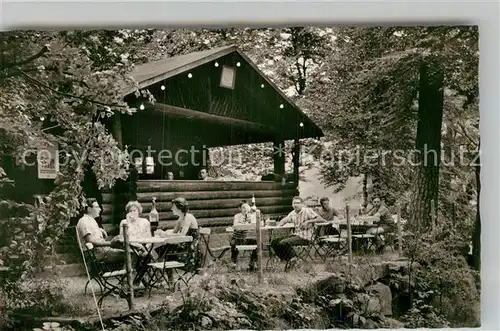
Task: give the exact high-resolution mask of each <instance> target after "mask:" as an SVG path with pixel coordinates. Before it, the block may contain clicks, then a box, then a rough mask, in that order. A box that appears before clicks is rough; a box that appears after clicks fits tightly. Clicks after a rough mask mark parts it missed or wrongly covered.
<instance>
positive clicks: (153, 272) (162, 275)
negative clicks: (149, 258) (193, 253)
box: [147, 261, 188, 297]
mask: <svg viewBox="0 0 500 331" xmlns="http://www.w3.org/2000/svg"><path fill="white" fill-rule="evenodd" d="M184 266H185V264H184V263H181V262H178V261H162V262H154V263H149V264H148V267H149V268H148V270H147V273H148V276H149V283H148V287H149V297H151V290H152V289H153V288H159V287H161V286H162V285H163V284H162V283H163V282H162V283H160V282H161V281H164V282H166V283H167V284H169V285H170V289H171V290H175V286H176V285H177V283H178V282H179V281H182V282H184V283H185V284H186V286H187V285H188V283H187V282H186V281H185V280H184V278H183V276H182V275H181V274H180V273H179V271H178V269H180V268H184ZM168 270H174V271H175V272H176V273H177V275H178V276H179V277H178V278H177V280H176V281H175V282H173V283H172V284H170V280H169V279H168V278H167V271H168Z"/></svg>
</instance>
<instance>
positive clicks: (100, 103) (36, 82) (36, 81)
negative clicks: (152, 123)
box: [17, 69, 126, 108]
mask: <svg viewBox="0 0 500 331" xmlns="http://www.w3.org/2000/svg"><path fill="white" fill-rule="evenodd" d="M17 70H19V72H21V74H22V75H23V76H25V77H26V78H27V79H28V80H30V81H31V82H33V83H35V84H36V85H38V86H41V87H43V88H46V89H48V90H50V91H52V92H54V93H56V94H59V95H62V96H65V97H68V98H74V99H79V100H82V101H85V102H90V103H94V104H97V105H101V106H108V107H109V106H113V107H119V108H126V106H122V105H118V104H106V103H103V102H99V101H95V100H91V99H87V98H84V97H79V96H77V95H73V94H69V93H64V92H61V91H58V90H56V89H54V88H52V87H50V86H48V85H46V84H44V83H42V82H40V81H39V80H37V79H35V78H33V77H31V76H30V75H28V74H27V73H26V72H24V71H23V70H21V69H17Z"/></svg>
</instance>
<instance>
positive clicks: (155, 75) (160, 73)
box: [132, 46, 236, 88]
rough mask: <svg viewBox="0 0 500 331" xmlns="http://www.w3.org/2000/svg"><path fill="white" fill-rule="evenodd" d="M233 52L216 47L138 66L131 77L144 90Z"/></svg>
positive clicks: (231, 47)
mask: <svg viewBox="0 0 500 331" xmlns="http://www.w3.org/2000/svg"><path fill="white" fill-rule="evenodd" d="M235 50H236V47H235V46H225V47H218V48H212V49H209V50H206V51H201V52H193V53H189V54H185V55H179V56H174V57H170V58H167V59H163V60H159V61H154V62H148V63H144V64H140V65H137V66H136V67H135V69H134V70H133V71H132V77H134V80H135V81H136V82H137V83H138V84H139V88H144V87H147V86H150V85H153V84H155V83H157V82H159V81H162V80H164V79H167V78H170V77H172V76H175V75H177V74H179V73H181V72H184V71H187V70H190V69H193V68H195V67H198V66H200V65H203V64H205V63H207V62H210V61H213V60H215V59H217V58H219V57H221V56H224V55H227V54H229V53H231V52H234V51H235Z"/></svg>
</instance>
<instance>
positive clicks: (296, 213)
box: [271, 196, 325, 262]
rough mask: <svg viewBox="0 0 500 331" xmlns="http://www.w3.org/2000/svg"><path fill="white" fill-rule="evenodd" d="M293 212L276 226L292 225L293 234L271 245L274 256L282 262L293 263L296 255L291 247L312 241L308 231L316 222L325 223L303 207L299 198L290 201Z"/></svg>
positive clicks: (310, 232)
mask: <svg viewBox="0 0 500 331" xmlns="http://www.w3.org/2000/svg"><path fill="white" fill-rule="evenodd" d="M292 207H293V211H291V212H290V214H288V215H287V216H286V217H285V218H283V219H282V220H281V221H280V222H279V223H278V225H279V226H283V225H285V224H286V223H294V225H295V232H294V234H293V235H291V236H289V237H286V238H284V239H283V238H280V239H277V240H274V241H273V243H271V246H272V248H273V249H274V251H275V252H276V255H277V256H278V257H279V258H280V259H281V260H284V261H292V262H293V261H295V260H296V259H297V253H296V252H295V250H294V248H293V246H301V245H307V244H309V243H310V241H311V239H312V231H311V230H310V229H308V228H309V227H310V226H311V225H312V224H314V223H316V222H325V219H323V218H322V217H321V216H319V215H318V214H316V212H315V211H313V210H312V209H311V208H307V207H304V200H303V199H302V198H301V197H298V196H297V197H294V198H293V201H292Z"/></svg>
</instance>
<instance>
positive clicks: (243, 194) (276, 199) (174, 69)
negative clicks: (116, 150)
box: [102, 46, 323, 227]
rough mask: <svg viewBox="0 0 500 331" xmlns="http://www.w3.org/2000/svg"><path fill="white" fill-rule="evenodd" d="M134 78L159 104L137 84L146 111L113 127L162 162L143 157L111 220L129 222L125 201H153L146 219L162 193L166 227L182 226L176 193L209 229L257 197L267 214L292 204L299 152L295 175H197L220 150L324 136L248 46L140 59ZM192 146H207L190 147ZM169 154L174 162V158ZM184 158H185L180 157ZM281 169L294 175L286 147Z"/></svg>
mask: <svg viewBox="0 0 500 331" xmlns="http://www.w3.org/2000/svg"><path fill="white" fill-rule="evenodd" d="M133 76H134V78H135V80H136V81H137V82H138V83H139V87H140V88H141V89H147V90H149V91H150V92H151V93H152V95H153V96H154V98H155V99H156V101H155V102H154V103H148V102H147V100H146V99H142V98H137V97H136V96H135V95H134V94H133V93H132V92H133V91H132V90H130V91H127V92H126V93H125V94H126V96H125V99H126V100H127V102H128V103H129V104H130V105H133V106H135V107H137V108H138V111H137V113H135V114H133V115H123V114H115V115H113V117H112V120H111V122H110V123H108V124H109V126H110V129H111V130H112V132H113V135H114V136H115V138H116V139H117V140H118V141H119V143H121V144H122V145H123V146H125V145H126V146H128V150H129V152H131V151H134V155H140V152H143V153H144V155H146V153H147V151H148V150H151V151H155V152H152V153H150V154H149V155H150V156H151V157H152V158H153V161H154V165H153V166H149V168H148V165H147V164H146V163H147V162H149V163H151V160H149V161H147V160H146V157H143V158H142V165H143V166H144V167H143V169H140V171H142V174H138V178H137V182H136V183H130V181H129V185H128V186H124V185H121V186H120V185H117V187H115V189H114V190H113V191H110V192H105V193H103V195H102V204H103V214H102V222H103V225H106V226H107V227H111V225H117V224H119V222H120V220H121V219H122V218H123V216H124V204H125V203H126V202H127V201H128V200H130V199H134V198H137V200H138V201H140V202H141V204H142V205H143V207H144V210H143V213H144V216H147V214H148V213H149V211H150V208H151V202H152V198H153V197H156V198H157V202H158V204H157V209H158V211H159V213H160V223H161V224H160V226H165V225H166V226H170V225H172V224H173V221H174V220H175V216H174V215H173V214H172V213H171V212H170V207H171V203H170V201H171V200H172V199H173V198H174V197H176V196H183V197H185V198H186V199H187V200H188V201H189V204H190V210H191V212H192V213H193V215H195V216H196V217H197V219H198V220H199V224H201V225H202V226H224V225H228V224H230V223H231V222H232V217H233V216H234V214H236V213H237V212H238V203H239V202H240V201H241V200H242V199H248V200H250V199H251V197H252V195H254V196H255V198H256V205H257V206H258V207H259V209H260V210H261V211H262V212H263V213H264V214H267V215H270V216H280V215H284V214H287V213H288V212H289V211H290V210H291V202H292V197H293V196H294V195H295V194H296V193H297V192H296V189H297V184H298V165H299V164H298V160H299V155H298V152H296V153H295V158H294V168H295V169H294V176H293V180H292V181H291V182H286V183H282V182H281V181H275V180H270V181H259V182H242V181H221V180H210V181H200V180H198V179H197V175H198V172H199V170H200V169H201V168H202V167H206V166H207V162H208V157H207V156H208V153H207V149H208V148H210V147H218V146H229V145H241V144H249V143H263V142H273V143H274V146H275V148H276V150H278V149H279V148H280V147H279V146H284V142H285V141H286V140H294V141H295V142H296V146H297V147H298V141H299V139H303V138H310V137H314V138H319V137H321V136H323V133H322V131H321V129H320V128H319V127H318V126H317V125H315V124H314V123H313V122H312V121H311V119H309V118H308V117H307V116H306V115H305V114H304V113H303V112H302V111H301V110H300V109H299V108H298V107H297V106H296V105H295V104H294V103H293V102H292V101H291V100H290V99H289V98H287V97H286V95H285V94H284V93H283V92H282V91H280V89H279V88H278V87H277V86H276V85H275V84H273V83H272V82H271V81H270V79H269V78H267V77H266V76H265V75H264V74H263V73H262V72H261V71H260V70H259V69H258V68H257V66H256V65H255V64H254V63H253V62H252V61H251V60H250V59H249V58H248V57H247V56H246V55H245V54H244V53H243V52H241V51H240V50H239V49H238V48H237V47H235V46H227V47H221V48H215V49H211V50H207V51H202V52H195V53H190V54H187V55H182V56H177V57H172V58H168V59H164V60H160V61H156V62H151V63H146V64H143V65H139V66H137V67H136V68H135V71H134V72H133ZM190 150H195V151H197V152H195V153H191V154H187V151H190ZM295 150H296V151H298V149H297V148H296V149H295ZM160 151H163V152H162V153H163V154H162V155H163V159H162V158H161V157H160V155H159V154H160ZM169 155H170V156H172V157H171V159H170V160H171V161H172V162H165V161H166V160H169V159H168V157H167V156H169ZM175 155H179V156H180V155H183V156H184V159H182V158H180V159H179V160H174V159H175ZM187 155H189V156H190V157H189V158H188V157H186V156H187ZM131 157H132V158H134V156H132V155H131ZM160 159H161V160H162V161H160ZM188 159H190V160H188ZM140 161H141V160H139V162H140ZM146 161H147V162H146ZM148 170H149V173H147V172H148ZM167 171H172V172H173V173H174V177H175V179H174V180H166V172H167ZM274 173H275V174H276V175H277V176H276V178H281V177H282V176H284V175H285V155H284V153H275V154H274ZM132 181H134V179H133V180H132ZM130 185H132V187H133V189H130Z"/></svg>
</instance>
